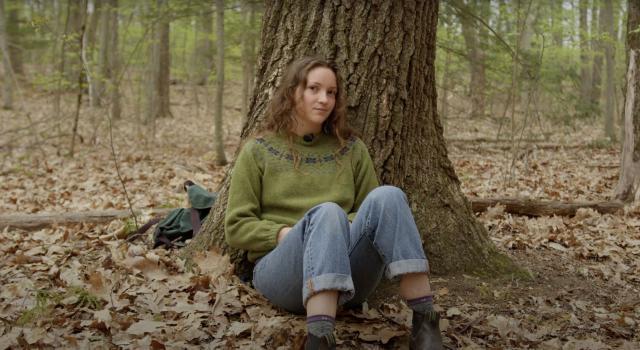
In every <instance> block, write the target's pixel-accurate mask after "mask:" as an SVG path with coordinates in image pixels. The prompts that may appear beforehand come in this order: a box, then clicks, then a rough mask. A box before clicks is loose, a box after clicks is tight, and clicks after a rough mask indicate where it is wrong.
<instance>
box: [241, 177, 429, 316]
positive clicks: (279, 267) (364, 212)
mask: <svg viewBox="0 0 640 350" xmlns="http://www.w3.org/2000/svg"><path fill="white" fill-rule="evenodd" d="M428 270H429V264H428V262H427V258H426V257H425V254H424V250H423V249H422V240H421V238H420V234H419V233H418V229H417V227H416V224H415V221H414V219H413V216H412V214H411V209H410V208H409V205H408V202H407V197H406V195H405V194H404V192H402V190H400V189H399V188H396V187H392V186H382V187H378V188H376V189H374V190H373V191H371V193H369V195H368V196H367V197H366V198H365V200H364V201H363V202H362V205H361V206H360V209H359V210H358V213H357V215H356V217H355V219H354V220H353V223H349V219H348V218H347V214H346V213H345V212H344V210H343V209H342V208H341V207H340V206H338V205H337V204H335V203H323V204H320V205H317V206H315V207H313V208H311V209H310V210H309V211H308V212H307V213H306V214H305V215H304V217H303V218H302V219H301V220H300V221H299V222H298V223H296V225H295V226H293V228H292V229H291V231H290V232H289V233H288V234H287V235H286V236H285V238H284V239H283V240H282V241H281V242H280V243H279V244H278V245H277V246H276V248H274V249H273V250H272V251H271V252H269V254H267V255H265V256H264V257H262V258H261V259H259V260H258V262H257V264H256V266H255V268H254V271H253V285H254V286H255V288H256V289H257V290H258V291H259V292H260V293H261V294H262V295H264V296H265V297H266V298H267V299H269V301H271V302H272V303H273V304H275V305H276V306H279V307H281V308H283V309H285V310H287V311H289V312H293V313H299V314H302V313H304V312H305V305H306V303H307V300H308V299H309V297H311V296H312V295H314V294H315V293H318V292H321V291H325V290H337V291H339V298H338V304H339V305H344V304H347V306H351V305H357V304H361V303H362V302H364V301H365V299H366V298H367V297H368V296H369V295H370V294H371V293H372V292H373V291H374V290H375V288H376V286H377V285H378V283H379V282H380V280H381V279H382V274H383V273H384V274H385V275H386V276H387V278H389V279H392V278H394V277H397V276H400V275H403V274H407V273H416V272H427V271H428Z"/></svg>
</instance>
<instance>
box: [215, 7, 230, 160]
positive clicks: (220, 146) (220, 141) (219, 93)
mask: <svg viewBox="0 0 640 350" xmlns="http://www.w3.org/2000/svg"><path fill="white" fill-rule="evenodd" d="M216 15H217V18H216V40H217V44H218V47H217V51H218V52H217V61H216V111H215V116H214V121H213V122H214V128H215V132H214V135H213V143H214V147H215V151H216V165H226V164H227V157H226V156H225V154H224V134H223V133H222V113H223V98H222V97H223V95H224V0H216Z"/></svg>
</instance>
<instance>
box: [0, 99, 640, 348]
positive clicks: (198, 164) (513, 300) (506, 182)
mask: <svg viewBox="0 0 640 350" xmlns="http://www.w3.org/2000/svg"><path fill="white" fill-rule="evenodd" d="M173 89H177V90H176V91H172V94H173V92H175V94H173V95H172V96H175V101H179V103H174V104H172V108H173V112H174V114H175V115H180V116H181V118H179V119H173V120H172V119H164V120H160V121H158V126H157V130H158V131H157V137H156V139H155V141H153V142H152V141H150V140H151V138H150V137H149V136H148V134H149V130H148V128H147V129H145V128H143V127H141V126H139V125H138V124H137V123H133V122H132V121H127V122H123V123H118V124H116V125H115V131H114V137H115V147H116V149H117V152H118V159H119V164H120V168H121V171H122V176H123V178H124V181H125V184H126V185H127V191H128V193H129V195H130V196H131V198H132V201H133V203H134V206H135V207H136V209H144V208H152V207H161V206H168V207H175V206H182V205H183V202H184V195H183V193H182V192H181V191H180V190H179V188H180V185H181V184H182V182H183V181H184V180H186V179H192V180H195V181H197V182H199V183H201V184H203V185H205V186H206V187H208V188H209V189H211V190H214V189H215V187H216V185H217V184H218V183H219V182H220V180H221V179H222V176H223V173H224V169H225V168H222V167H215V166H213V165H212V162H211V161H210V150H211V149H212V147H211V144H210V138H211V137H210V135H212V134H213V133H212V132H211V130H210V129H208V128H195V127H193V125H200V124H203V123H204V124H207V123H208V121H205V120H206V115H205V113H204V106H200V107H201V109H200V110H199V112H198V113H194V112H193V108H194V107H193V106H194V104H193V103H192V101H190V100H189V99H190V97H189V96H191V92H188V93H187V91H186V90H185V89H184V88H180V87H173ZM181 89H182V90H181ZM231 91H234V90H233V89H232V90H231ZM232 93H236V92H232ZM232 97H233V96H232ZM201 98H202V96H201ZM32 100H33V101H34V103H33V104H30V105H28V106H24V107H23V108H24V109H25V110H23V111H21V112H20V113H30V114H31V115H32V116H39V115H41V113H42V112H39V109H42V110H46V108H49V107H46V108H41V106H39V105H38V102H37V101H40V102H39V103H41V104H42V105H45V106H48V105H46V103H47V102H46V96H33V99H32ZM230 100H231V101H233V98H231V99H230ZM129 103H132V101H129ZM225 110H226V111H227V114H228V115H229V116H230V120H231V121H229V122H228V126H229V127H230V128H229V130H231V131H230V132H229V134H228V135H227V139H226V147H227V154H228V155H229V158H230V157H231V155H232V154H233V152H234V150H235V147H237V144H238V131H239V123H238V122H237V120H240V118H239V115H238V114H239V113H238V110H237V108H234V107H233V106H226V108H225ZM8 113H9V112H7V111H0V118H1V121H2V123H0V125H2V127H3V128H4V129H3V130H11V129H12V128H16V127H18V126H19V125H20V122H19V120H18V119H16V118H12V117H11V116H10V115H9V114H8ZM39 113H40V114H39ZM100 116H101V111H100V110H92V109H85V110H83V117H84V118H83V119H81V127H80V130H81V131H80V132H81V135H84V138H83V139H84V140H85V141H84V143H83V144H81V145H80V146H79V151H78V152H79V153H78V155H77V156H76V157H75V158H73V159H71V158H68V157H64V156H60V155H59V154H64V149H65V147H67V146H66V145H67V140H66V139H59V140H56V139H53V141H49V143H48V142H46V141H44V140H48V139H47V138H46V135H47V134H46V131H47V130H41V129H38V130H37V132H36V133H32V132H28V131H16V132H13V133H8V134H2V133H0V145H3V147H5V148H3V150H4V149H7V150H8V151H9V152H7V155H6V156H5V157H4V158H3V159H2V167H1V168H0V190H1V191H2V195H1V198H2V200H1V201H0V210H2V211H3V213H11V212H15V213H35V212H41V211H47V212H59V211H76V210H90V209H108V208H118V209H125V208H127V202H126V199H125V197H124V193H123V190H122V186H121V184H120V182H119V181H118V178H117V175H116V172H115V168H114V166H113V159H112V156H111V154H110V147H109V144H108V134H107V133H106V123H105V122H104V121H101V120H100V118H99V117H100ZM234 118H235V119H234ZM234 120H236V121H234ZM67 122H68V121H67ZM12 123H13V124H12ZM449 123H452V121H449ZM462 124H464V125H461V126H460V127H458V126H456V129H453V128H452V127H451V126H450V127H449V128H448V129H447V130H448V132H449V133H451V134H452V135H454V134H455V136H456V137H461V138H473V137H477V136H482V137H487V135H491V132H493V131H491V130H493V129H495V125H490V123H489V122H487V121H484V122H481V123H478V122H477V121H475V122H471V123H469V122H465V123H462ZM45 125H46V124H45ZM67 126H68V125H67V124H64V125H63V128H67ZM562 131H563V130H559V132H558V133H557V134H554V135H551V136H550V140H552V141H554V142H558V143H560V144H567V145H570V144H575V143H577V142H582V143H583V144H585V145H586V144H588V143H592V141H594V140H596V137H595V136H593V135H594V132H593V131H591V129H588V128H586V129H579V130H578V131H577V132H573V131H572V132H570V133H564V134H563V133H562ZM184 135H190V136H189V139H188V140H186V139H185V138H184ZM10 136H11V137H13V138H14V140H15V141H12V144H11V145H9V146H6V144H5V143H4V142H5V141H6V140H7V138H8V137H10ZM15 136H19V137H15ZM56 142H59V145H58V144H56ZM34 145H35V146H34ZM58 146H59V147H58ZM7 147H8V148H7ZM517 151H518V152H519V153H518V154H517V157H516V158H515V159H516V160H515V161H513V157H512V156H511V153H510V150H507V151H505V150H504V149H501V148H499V147H495V145H493V144H491V143H486V144H483V143H479V142H477V143H473V144H472V145H471V147H468V145H466V146H465V147H462V146H459V145H456V144H452V145H450V146H449V152H450V157H451V159H452V161H453V163H454V166H455V168H456V171H457V173H458V176H459V177H460V179H461V182H462V188H463V190H464V191H465V193H467V194H468V195H473V196H479V197H494V196H495V197H497V196H520V197H522V196H524V197H529V198H539V199H556V200H605V199H607V198H608V195H609V193H610V192H611V189H612V188H613V186H614V184H615V180H616V178H617V169H616V168H615V166H614V165H615V164H617V163H618V157H619V154H618V152H617V150H616V148H615V147H604V148H598V147H586V146H585V147H582V148H571V149H562V148H559V149H553V150H547V149H542V148H540V149H539V148H536V147H529V146H526V145H523V147H521V148H519V149H518V150H517ZM511 164H513V167H511ZM146 219H147V217H142V218H140V220H141V221H143V220H146ZM479 220H481V221H482V222H483V223H484V224H485V225H486V227H487V228H488V230H489V233H490V236H491V239H492V240H493V241H494V242H495V243H496V245H497V246H498V247H499V248H500V249H501V250H502V251H504V252H506V253H507V254H509V255H511V256H512V257H513V258H514V259H516V261H518V262H519V263H520V264H522V265H523V266H525V267H526V268H528V269H529V270H531V271H532V272H533V273H534V275H535V277H534V279H533V280H532V281H521V280H508V281H503V280H498V281H494V280H491V279H485V278H478V277H473V276H446V277H436V278H434V279H433V284H434V290H435V291H436V300H437V304H438V309H439V310H440V311H441V314H442V317H443V319H442V321H441V325H440V326H441V329H442V330H443V332H444V334H445V341H446V344H447V345H448V346H449V347H452V348H467V349H484V348H505V349H506V348H540V349H563V350H564V349H609V348H623V349H624V348H626V349H634V348H639V347H640V338H639V336H638V334H637V331H636V329H637V328H638V323H639V322H640V298H639V297H638V295H640V293H639V291H638V288H639V287H640V263H639V261H640V208H639V207H638V206H635V207H628V208H626V211H625V213H624V214H620V215H601V214H598V213H596V212H593V211H591V210H581V211H579V212H578V214H577V215H576V216H575V217H573V218H568V217H542V218H526V217H519V216H513V215H510V214H508V213H505V212H504V210H503V209H502V208H500V207H494V208H491V209H490V210H489V211H487V212H486V213H484V214H482V215H480V216H479ZM127 225H130V223H125V222H121V221H114V222H112V223H109V224H104V225H77V226H67V227H52V228H47V229H42V230H39V231H34V232H25V231H18V230H13V229H5V230H3V231H1V232H0V283H1V284H2V288H1V291H0V320H1V321H2V322H1V323H0V350H1V349H6V348H36V347H37V348H114V347H117V348H131V349H138V348H151V349H185V348H211V349H217V348H238V349H245V348H248V349H252V348H253V349H263V348H268V349H277V348H280V349H289V348H294V347H296V346H299V345H300V344H302V342H303V340H304V333H305V331H304V330H305V324H304V318H303V317H301V316H296V315H291V314H288V313H285V312H283V311H281V310H278V309H276V308H274V307H272V306H270V305H269V304H268V303H267V302H266V300H264V298H262V297H261V296H260V295H258V294H257V293H256V292H255V291H254V290H253V289H252V288H250V287H249V286H246V285H245V284H243V283H242V282H240V281H239V280H238V279H237V278H236V277H235V276H233V275H231V273H230V271H231V270H230V268H231V267H230V265H229V260H228V258H227V257H225V256H221V255H219V254H217V253H215V252H207V253H206V254H203V255H201V256H198V257H196V258H195V259H194V261H195V263H196V264H195V268H194V269H193V271H186V270H185V267H184V261H182V260H181V259H180V258H178V256H177V254H176V252H174V251H166V250H163V249H158V250H151V249H149V247H148V245H147V244H146V242H143V241H137V242H135V243H131V244H129V243H126V242H124V241H123V240H122V239H121V237H123V236H122V233H123V232H125V231H126V229H125V226H127ZM409 327H410V312H409V310H408V308H407V307H406V305H404V304H403V303H399V302H396V301H395V299H393V300H391V301H390V302H388V303H385V304H383V305H382V306H381V307H380V308H377V309H370V308H368V307H366V306H365V307H364V308H363V309H361V310H348V311H343V312H342V313H341V314H340V316H339V318H338V323H337V330H338V334H337V338H338V345H339V347H340V348H351V349H363V348H364V349H379V348H395V349H403V348H407V346H408V332H409Z"/></svg>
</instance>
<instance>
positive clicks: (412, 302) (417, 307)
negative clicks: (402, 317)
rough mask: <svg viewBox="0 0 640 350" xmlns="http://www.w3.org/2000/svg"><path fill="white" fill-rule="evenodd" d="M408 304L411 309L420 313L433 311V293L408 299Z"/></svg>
mask: <svg viewBox="0 0 640 350" xmlns="http://www.w3.org/2000/svg"><path fill="white" fill-rule="evenodd" d="M407 305H409V307H410V308H411V310H413V311H415V312H419V313H425V312H428V311H433V295H425V296H423V297H419V298H415V299H409V300H407Z"/></svg>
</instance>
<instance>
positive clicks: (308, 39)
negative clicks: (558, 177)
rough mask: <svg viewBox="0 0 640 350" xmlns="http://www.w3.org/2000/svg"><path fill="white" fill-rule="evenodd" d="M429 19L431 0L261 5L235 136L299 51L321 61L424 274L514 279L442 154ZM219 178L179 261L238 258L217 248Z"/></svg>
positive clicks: (258, 112)
mask: <svg viewBox="0 0 640 350" xmlns="http://www.w3.org/2000/svg"><path fill="white" fill-rule="evenodd" d="M437 18H438V2H437V1H411V0H403V1H398V0H385V1H378V2H376V3H375V4H374V3H371V2H365V1H362V2H360V1H358V2H347V3H346V5H345V4H342V5H338V3H335V2H325V1H320V0H311V1H308V2H298V1H293V0H274V1H268V3H267V4H266V6H265V13H264V17H263V27H262V49H261V52H260V55H259V59H258V66H257V80H256V89H254V94H255V95H254V98H253V99H252V100H251V101H252V102H251V106H250V109H249V120H248V121H247V123H246V124H245V126H244V128H243V131H242V134H241V137H242V139H246V138H247V137H249V135H250V134H251V133H252V132H254V131H255V130H256V129H257V125H258V124H259V123H260V122H261V121H262V120H263V119H262V118H263V114H264V111H265V108H266V106H267V103H268V99H269V94H270V91H272V90H273V88H274V87H275V86H276V85H277V82H278V79H279V78H280V75H281V73H282V71H283V70H284V68H285V67H286V66H287V64H289V63H290V62H291V61H292V60H293V59H294V58H296V57H299V56H302V55H310V54H320V55H323V56H324V57H326V58H327V59H329V60H332V61H334V62H336V64H337V65H338V66H339V69H340V71H341V72H342V75H343V76H344V77H345V80H346V82H345V84H344V86H345V87H346V90H347V91H346V95H347V96H348V102H347V107H348V115H349V119H350V122H351V124H352V125H353V126H354V128H355V129H356V130H357V131H358V132H359V133H360V135H361V138H362V139H363V141H364V142H365V143H366V144H368V145H369V148H370V151H371V155H372V159H373V161H374V164H375V167H376V170H377V173H378V177H379V179H380V180H381V183H383V184H391V185H395V186H398V187H400V188H402V189H404V191H405V192H406V193H407V195H408V198H409V201H410V203H411V208H412V210H413V213H414V217H415V219H416V224H417V225H418V228H419V229H420V232H421V233H422V235H423V237H424V238H425V240H426V245H425V248H426V251H427V253H428V256H429V259H430V263H431V266H432V267H433V271H434V272H436V273H454V272H458V273H461V272H465V273H476V274H483V275H492V276H493V275H496V274H500V273H505V272H512V273H517V274H521V273H522V270H520V269H519V268H518V267H517V266H515V265H514V263H513V262H512V261H511V260H510V259H509V258H507V257H506V256H505V255H503V254H501V253H500V252H499V251H498V250H497V248H496V247H495V246H494V245H493V244H492V243H491V241H490V240H489V238H488V235H487V231H486V229H485V228H484V227H483V226H482V225H481V224H480V223H478V222H477V221H476V220H475V218H474V216H473V213H472V211H471V206H470V204H469V202H468V201H467V199H466V198H465V196H464V195H463V194H462V192H461V190H460V182H459V180H458V178H457V176H456V174H455V171H454V169H453V166H452V164H451V162H450V160H449V158H448V156H447V150H446V147H445V142H444V138H443V135H442V126H441V124H440V120H439V119H438V116H437V112H436V111H437V103H436V100H437V96H436V88H435V68H434V61H435V49H436V46H435V44H436V29H437ZM389 28H396V29H397V30H389ZM228 175H229V172H227V176H226V177H225V180H224V182H223V184H222V185H221V188H220V190H219V197H218V200H217V201H216V204H215V206H214V208H213V209H212V211H211V213H210V215H209V216H208V218H207V220H206V221H205V223H204V225H203V228H202V231H201V232H202V234H200V235H198V237H197V238H196V239H195V240H194V241H193V242H192V244H190V245H189V247H188V248H187V249H186V250H185V254H186V255H187V256H189V255H190V254H193V253H194V252H195V251H197V250H200V249H206V248H209V247H211V246H218V247H221V248H222V251H224V252H226V253H228V254H230V256H231V258H232V261H234V262H239V261H241V259H242V254H241V252H239V251H237V250H234V249H231V248H229V247H228V246H227V245H226V244H225V242H224V232H223V224H222V222H223V217H224V210H225V208H226V203H227V190H228V184H229V176H228ZM236 266H241V264H237V265H236Z"/></svg>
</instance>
